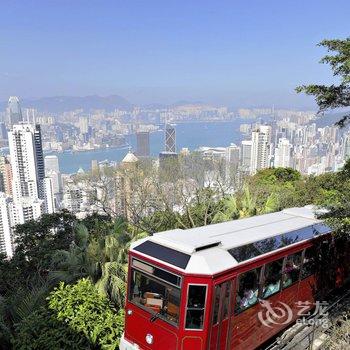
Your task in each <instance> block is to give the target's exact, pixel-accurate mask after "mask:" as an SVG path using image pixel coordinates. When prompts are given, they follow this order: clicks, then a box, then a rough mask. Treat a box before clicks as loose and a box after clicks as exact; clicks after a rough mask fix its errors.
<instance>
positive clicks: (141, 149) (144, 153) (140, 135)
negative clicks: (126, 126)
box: [136, 131, 150, 157]
mask: <svg viewBox="0 0 350 350" xmlns="http://www.w3.org/2000/svg"><path fill="white" fill-rule="evenodd" d="M136 154H137V156H138V157H149V156H150V135H149V132H148V131H140V132H137V133H136Z"/></svg>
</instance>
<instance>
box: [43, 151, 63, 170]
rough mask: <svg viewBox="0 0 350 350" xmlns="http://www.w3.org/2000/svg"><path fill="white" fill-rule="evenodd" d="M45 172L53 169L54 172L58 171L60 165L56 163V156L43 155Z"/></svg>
mask: <svg viewBox="0 0 350 350" xmlns="http://www.w3.org/2000/svg"><path fill="white" fill-rule="evenodd" d="M44 162H45V172H48V171H55V172H56V173H59V172H60V166H59V163H58V157H57V156H55V155H48V156H45V159H44Z"/></svg>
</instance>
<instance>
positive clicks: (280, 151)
mask: <svg viewBox="0 0 350 350" xmlns="http://www.w3.org/2000/svg"><path fill="white" fill-rule="evenodd" d="M291 147H292V146H291V144H290V142H289V140H288V139H286V138H280V139H279V141H278V145H277V147H276V149H275V162H274V165H275V168H278V167H281V168H288V167H290V166H291Z"/></svg>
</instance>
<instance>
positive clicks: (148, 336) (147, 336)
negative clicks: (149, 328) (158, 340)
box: [146, 334, 153, 344]
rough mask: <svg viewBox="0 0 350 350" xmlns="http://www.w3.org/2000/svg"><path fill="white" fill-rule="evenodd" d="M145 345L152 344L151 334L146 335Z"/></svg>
mask: <svg viewBox="0 0 350 350" xmlns="http://www.w3.org/2000/svg"><path fill="white" fill-rule="evenodd" d="M146 343H147V344H153V335H152V334H147V335H146Z"/></svg>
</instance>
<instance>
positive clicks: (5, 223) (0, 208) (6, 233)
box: [0, 193, 13, 257]
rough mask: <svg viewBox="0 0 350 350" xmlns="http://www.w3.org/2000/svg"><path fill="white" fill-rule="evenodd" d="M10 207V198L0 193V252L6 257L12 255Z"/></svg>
mask: <svg viewBox="0 0 350 350" xmlns="http://www.w3.org/2000/svg"><path fill="white" fill-rule="evenodd" d="M11 209H12V201H11V199H10V198H9V197H7V196H6V194H5V193H0V253H1V254H5V255H6V256H8V257H11V256H12V255H13V241H12V239H13V237H12V228H11V226H12V224H11Z"/></svg>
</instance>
